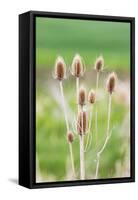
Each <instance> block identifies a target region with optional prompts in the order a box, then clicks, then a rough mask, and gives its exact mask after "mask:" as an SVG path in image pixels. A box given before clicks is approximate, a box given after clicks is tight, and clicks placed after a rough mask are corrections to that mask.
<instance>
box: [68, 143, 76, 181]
mask: <svg viewBox="0 0 138 200" xmlns="http://www.w3.org/2000/svg"><path fill="white" fill-rule="evenodd" d="M69 151H70V159H71V165H72V171H73V175H74V177H76V174H75V166H74V156H73V150H72V144H71V143H69Z"/></svg>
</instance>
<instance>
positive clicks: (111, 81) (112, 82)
mask: <svg viewBox="0 0 138 200" xmlns="http://www.w3.org/2000/svg"><path fill="white" fill-rule="evenodd" d="M116 81H117V75H116V73H115V72H112V73H111V74H109V76H108V79H107V91H108V92H109V93H110V94H112V93H113V92H114V91H115V87H116Z"/></svg>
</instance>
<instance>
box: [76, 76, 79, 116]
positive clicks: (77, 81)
mask: <svg viewBox="0 0 138 200" xmlns="http://www.w3.org/2000/svg"><path fill="white" fill-rule="evenodd" d="M78 94H79V77H77V78H76V102H77V107H78V112H79V104H78Z"/></svg>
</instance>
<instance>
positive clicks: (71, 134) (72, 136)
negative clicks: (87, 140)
mask: <svg viewBox="0 0 138 200" xmlns="http://www.w3.org/2000/svg"><path fill="white" fill-rule="evenodd" d="M67 140H68V142H70V143H72V142H73V140H74V135H73V133H72V132H69V133H67Z"/></svg>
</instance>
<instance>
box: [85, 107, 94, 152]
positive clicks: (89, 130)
mask: <svg viewBox="0 0 138 200" xmlns="http://www.w3.org/2000/svg"><path fill="white" fill-rule="evenodd" d="M92 110H93V105H90V117H89V128H88V136H87V141H86V146H85V150H84V151H85V152H86V151H87V149H88V146H89V140H90V134H91V124H92Z"/></svg>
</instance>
